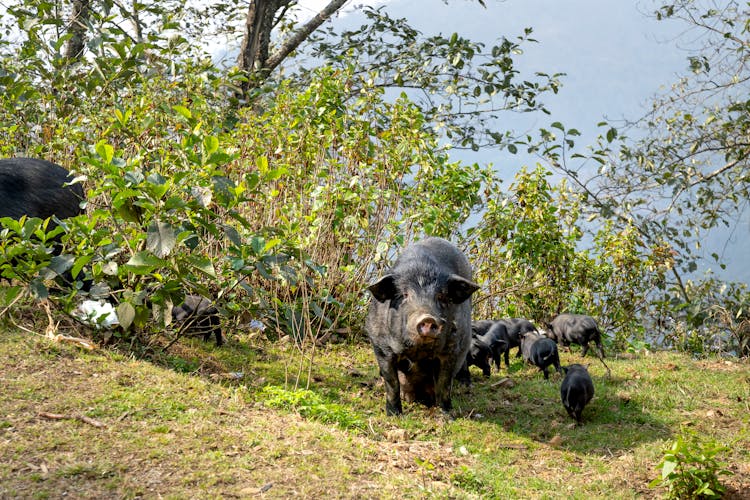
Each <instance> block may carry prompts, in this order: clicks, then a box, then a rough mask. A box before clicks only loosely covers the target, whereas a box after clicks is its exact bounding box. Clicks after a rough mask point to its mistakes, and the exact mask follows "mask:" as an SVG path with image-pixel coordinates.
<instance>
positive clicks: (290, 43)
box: [263, 0, 347, 72]
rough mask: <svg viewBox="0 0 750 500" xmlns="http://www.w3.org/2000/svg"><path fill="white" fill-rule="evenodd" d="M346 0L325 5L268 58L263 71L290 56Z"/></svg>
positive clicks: (335, 0)
mask: <svg viewBox="0 0 750 500" xmlns="http://www.w3.org/2000/svg"><path fill="white" fill-rule="evenodd" d="M346 2H347V0H332V1H331V2H330V3H329V4H328V5H326V6H325V7H323V10H321V11H320V12H319V13H318V14H317V15H316V16H315V17H313V18H312V19H310V20H309V21H308V22H307V23H306V24H305V25H304V26H302V27H301V28H300V29H299V30H297V31H296V32H295V33H294V34H293V35H292V36H290V37H289V38H288V39H287V40H286V41H284V43H283V44H281V47H279V49H278V50H277V51H276V52H275V53H274V54H273V55H272V56H271V57H269V58H268V60H267V61H266V64H265V66H264V67H263V71H266V72H271V71H273V70H274V69H275V68H276V67H277V66H278V65H279V64H281V62H282V61H283V60H284V59H286V58H287V56H289V54H291V53H292V51H294V50H295V49H296V48H297V47H299V46H300V44H301V43H302V42H304V41H305V40H306V39H307V37H309V36H310V34H311V33H312V32H313V31H315V30H316V29H318V27H320V25H321V24H323V23H324V22H326V21H327V20H328V19H329V18H330V17H331V16H332V15H333V14H335V13H336V12H337V11H338V10H339V9H340V8H341V7H343V6H344V4H345V3H346Z"/></svg>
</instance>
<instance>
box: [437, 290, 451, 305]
mask: <svg viewBox="0 0 750 500" xmlns="http://www.w3.org/2000/svg"><path fill="white" fill-rule="evenodd" d="M435 300H437V301H438V302H440V303H441V304H447V303H448V302H450V300H451V299H450V297H448V294H447V293H445V292H438V293H436V294H435Z"/></svg>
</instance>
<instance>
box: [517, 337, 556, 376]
mask: <svg viewBox="0 0 750 500" xmlns="http://www.w3.org/2000/svg"><path fill="white" fill-rule="evenodd" d="M521 350H522V351H523V359H524V360H525V361H528V362H531V363H532V364H534V365H536V366H538V367H539V369H540V370H541V371H542V372H543V373H544V378H545V379H549V373H548V372H547V368H549V366H550V365H552V366H554V367H555V370H557V372H558V373H562V369H561V368H560V357H559V355H558V353H557V344H556V343H555V341H554V340H552V339H548V338H546V337H543V336H542V335H540V334H539V333H537V332H524V333H522V334H521Z"/></svg>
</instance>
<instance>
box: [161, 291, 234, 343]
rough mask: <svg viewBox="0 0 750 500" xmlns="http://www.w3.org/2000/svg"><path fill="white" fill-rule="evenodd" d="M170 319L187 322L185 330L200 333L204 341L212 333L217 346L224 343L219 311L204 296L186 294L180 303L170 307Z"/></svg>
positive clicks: (208, 338)
mask: <svg viewBox="0 0 750 500" xmlns="http://www.w3.org/2000/svg"><path fill="white" fill-rule="evenodd" d="M172 319H173V320H174V321H175V323H186V322H187V324H186V326H185V329H186V331H188V332H191V333H197V334H202V335H203V340H204V341H206V342H208V341H209V340H210V339H211V335H214V337H216V345H217V346H220V345H222V344H223V343H224V340H223V339H222V336H221V321H220V320H219V311H218V309H216V307H214V306H213V305H212V304H211V301H210V300H209V299H207V298H206V297H201V296H200V295H186V296H185V300H184V301H183V303H182V304H180V305H179V306H175V307H173V308H172Z"/></svg>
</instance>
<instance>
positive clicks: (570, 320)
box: [546, 313, 610, 372]
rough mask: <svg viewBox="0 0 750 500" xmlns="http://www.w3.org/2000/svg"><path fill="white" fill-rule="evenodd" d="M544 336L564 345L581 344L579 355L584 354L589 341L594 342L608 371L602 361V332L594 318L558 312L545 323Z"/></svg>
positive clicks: (587, 348)
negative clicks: (550, 320) (545, 330)
mask: <svg viewBox="0 0 750 500" xmlns="http://www.w3.org/2000/svg"><path fill="white" fill-rule="evenodd" d="M546 336H547V337H549V338H551V339H552V340H554V341H555V342H558V343H560V344H562V345H564V346H566V347H569V346H570V344H579V345H581V346H582V350H581V356H586V353H587V352H588V350H589V342H590V341H593V342H594V343H595V344H596V349H597V355H598V356H599V360H600V361H601V362H602V364H604V367H605V368H607V372H609V371H610V370H609V367H608V366H607V363H605V362H604V347H603V346H602V334H601V332H600V331H599V326H598V325H597V324H596V320H594V318H592V317H591V316H586V315H584V314H567V313H566V314H559V315H557V316H556V317H555V318H554V319H553V320H552V322H550V323H547V332H546Z"/></svg>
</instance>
